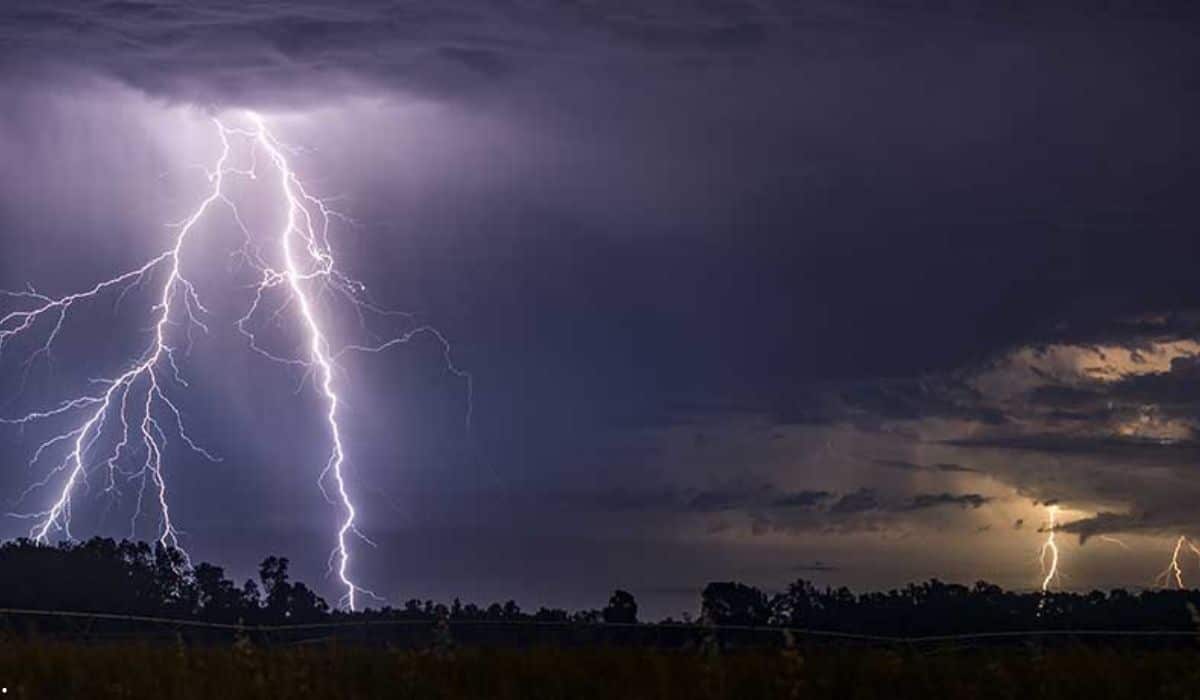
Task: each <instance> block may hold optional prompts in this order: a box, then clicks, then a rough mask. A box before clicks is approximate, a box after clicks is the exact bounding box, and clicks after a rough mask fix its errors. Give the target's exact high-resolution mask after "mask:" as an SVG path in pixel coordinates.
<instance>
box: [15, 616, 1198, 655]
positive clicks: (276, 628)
mask: <svg viewBox="0 0 1200 700" xmlns="http://www.w3.org/2000/svg"><path fill="white" fill-rule="evenodd" d="M0 634H4V635H6V636H10V637H19V638H38V639H55V640H69V641H74V642H83V643H99V642H114V641H139V642H151V643H152V642H162V641H171V642H175V643H186V644H229V643H234V642H237V641H238V640H245V641H249V642H250V643H253V644H256V645H262V646H296V645H305V644H328V643H337V644H356V645H367V646H387V647H392V648H401V649H405V648H407V649H423V648H431V647H437V646H439V645H441V646H446V645H461V646H472V647H475V646H478V647H506V648H514V647H515V648H526V647H535V646H553V647H561V648H580V647H597V646H638V647H651V648H661V649H678V650H704V649H713V648H716V649H745V648H785V647H795V646H804V645H843V646H845V645H853V646H863V645H866V646H882V647H902V648H909V649H930V648H934V649H945V648H959V649H961V648H972V647H981V646H1005V645H1008V646H1012V645H1028V644H1037V645H1054V644H1060V645H1061V644H1081V643H1082V644H1097V643H1102V644H1110V645H1111V644H1121V645H1133V646H1139V647H1146V646H1152V647H1162V646H1173V647H1177V646H1197V645H1198V642H1200V631H1184V630H1094V629H1040V630H1022V631H994V632H977V633H968V634H943V635H924V636H897V635H880V634H857V633H852V632H838V631H831V630H816V629H806V628H797V627H752V626H737V625H722V626H710V625H703V624H683V623H661V624H653V623H645V624H643V623H629V624H621V623H576V622H565V621H563V622H559V621H540V620H457V619H451V620H442V621H439V620H428V619H419V620H415V619H409V620H397V619H391V620H380V619H363V620H334V621H329V622H318V623H306V624H288V625H248V624H235V623H220V622H204V621H200V620H186V619H173V618H162V617H151V616H142V615H122V614H111V613H99V612H72V611H59V610H25V609H14V608H0Z"/></svg>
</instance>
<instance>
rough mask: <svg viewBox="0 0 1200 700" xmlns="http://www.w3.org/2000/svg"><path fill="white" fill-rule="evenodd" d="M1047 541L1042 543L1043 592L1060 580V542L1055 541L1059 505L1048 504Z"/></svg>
mask: <svg viewBox="0 0 1200 700" xmlns="http://www.w3.org/2000/svg"><path fill="white" fill-rule="evenodd" d="M1046 516H1047V519H1048V520H1047V524H1046V532H1047V533H1048V534H1047V535H1046V541H1045V542H1043V543H1042V551H1041V563H1042V592H1043V593H1046V592H1048V591H1049V590H1050V584H1052V583H1055V582H1056V581H1058V543H1056V542H1055V541H1054V533H1055V530H1057V529H1058V506H1057V505H1049V506H1046Z"/></svg>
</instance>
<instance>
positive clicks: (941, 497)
mask: <svg viewBox="0 0 1200 700" xmlns="http://www.w3.org/2000/svg"><path fill="white" fill-rule="evenodd" d="M990 500H992V499H990V498H988V497H986V496H981V495H979V494H977V493H945V492H943V493H919V494H917V495H916V496H913V499H912V501H911V502H910V503H909V504H908V505H907V506H905V509H906V510H923V509H925V508H937V507H938V506H959V507H960V508H979V507H980V506H983V505H984V504H986V503H987V502H988V501H990Z"/></svg>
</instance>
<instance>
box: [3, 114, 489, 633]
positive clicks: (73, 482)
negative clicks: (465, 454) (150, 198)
mask: <svg viewBox="0 0 1200 700" xmlns="http://www.w3.org/2000/svg"><path fill="white" fill-rule="evenodd" d="M212 121H213V124H214V126H215V129H216V132H217V134H218V136H219V138H220V144H221V149H220V154H219V155H218V157H217V158H216V162H215V165H214V167H213V169H212V171H210V172H208V178H207V179H208V183H209V189H208V193H207V194H206V195H205V197H204V198H203V200H202V201H201V202H200V204H199V205H198V206H197V207H196V209H195V210H194V211H193V212H192V214H191V215H190V216H188V217H187V219H185V220H184V221H183V222H182V223H181V224H179V226H178V227H177V232H176V234H175V237H174V241H173V244H172V245H171V247H170V248H169V249H168V250H167V251H166V252H163V253H162V254H160V255H158V256H156V257H154V258H151V259H150V260H149V261H147V262H146V263H144V264H143V265H141V266H140V267H138V268H135V269H133V270H130V271H128V272H125V273H122V274H120V275H117V276H115V277H112V278H110V279H107V280H104V281H102V282H100V283H98V284H96V285H94V286H92V287H91V288H89V289H87V290H86V291H84V292H80V293H75V294H69V295H66V296H62V297H51V296H47V295H44V294H41V293H39V292H37V291H35V290H33V289H30V290H28V291H23V292H2V293H0V294H2V296H3V297H4V298H7V299H9V300H11V301H14V302H15V303H17V304H19V305H23V308H20V309H18V310H16V311H11V312H9V313H7V314H6V315H3V316H0V352H2V351H3V350H4V349H5V346H6V345H7V344H8V343H10V342H12V341H14V340H15V339H17V338H18V337H20V336H31V337H41V338H43V340H42V341H38V342H39V343H40V344H39V345H38V347H37V348H36V349H35V350H34V351H33V352H32V353H31V355H30V357H29V358H28V359H27V361H26V368H27V369H28V367H29V365H30V364H31V363H32V362H33V361H35V360H36V359H37V358H39V357H49V355H50V353H51V351H52V349H53V347H54V344H55V341H56V340H58V338H59V335H60V332H61V331H62V329H63V326H64V324H65V323H66V321H67V319H68V316H69V315H70V314H71V313H72V312H73V311H74V310H75V308H76V305H77V304H79V303H80V302H85V301H93V300H96V299H99V298H100V297H102V296H104V295H109V294H113V295H115V297H116V304H118V305H119V304H120V302H121V300H122V299H124V298H125V296H126V295H127V294H129V293H130V292H131V290H133V289H134V288H136V287H139V286H141V285H145V284H149V283H150V280H152V279H153V278H155V277H157V276H158V275H160V274H161V275H162V277H161V282H160V284H159V286H158V287H157V295H156V298H157V303H156V304H155V305H154V306H153V307H152V309H151V311H152V313H154V314H155V315H156V316H155V318H154V323H153V329H152V330H153V332H152V334H151V338H150V340H149V341H148V344H147V346H146V348H145V349H144V351H143V352H142V353H141V354H140V355H139V356H138V357H137V358H136V359H135V360H133V361H132V362H131V363H130V366H129V368H128V369H125V370H124V371H121V372H118V373H116V374H114V375H112V376H109V377H105V378H99V379H95V380H93V385H94V386H96V387H98V389H96V390H95V391H85V392H81V393H79V394H78V395H75V396H72V397H70V398H68V399H66V400H64V401H61V402H59V403H58V404H56V405H54V406H51V407H49V408H46V409H42V410H37V411H33V412H31V413H28V414H25V415H22V416H18V417H15V418H3V419H0V422H2V423H7V424H11V425H18V426H26V425H31V424H34V423H39V422H43V421H54V420H58V419H62V420H73V421H74V422H73V423H72V424H71V425H70V426H69V427H68V428H66V429H65V430H64V431H63V432H60V433H58V434H56V435H53V436H52V437H50V438H49V439H47V440H45V441H44V442H42V443H41V444H40V445H39V446H38V447H37V448H36V450H35V451H34V453H33V456H32V458H31V460H30V465H31V466H36V465H37V464H39V463H41V462H42V461H43V459H45V458H47V456H48V455H50V454H53V453H55V452H56V451H57V450H65V454H64V455H62V456H61V458H60V459H59V461H58V462H57V464H56V465H55V466H54V467H53V468H51V469H50V471H49V473H48V474H47V475H46V476H45V477H44V478H43V479H42V480H41V481H39V482H37V483H35V484H33V485H32V486H31V487H30V488H29V489H27V490H26V492H25V494H24V495H23V496H22V497H23V498H24V497H25V496H28V495H29V494H30V493H32V492H33V491H35V490H37V489H40V488H42V487H47V486H49V485H50V483H51V482H52V481H54V480H55V479H56V477H60V475H65V477H61V478H62V483H61V486H60V487H59V488H58V491H57V497H56V498H55V499H54V500H53V502H52V503H51V505H50V506H49V507H48V508H46V509H44V510H41V511H38V512H35V513H20V514H13V515H16V516H18V517H24V518H30V519H33V520H34V521H35V523H36V524H35V525H34V526H33V528H32V529H31V531H30V536H31V537H32V538H34V539H35V540H36V541H38V542H47V541H49V539H50V538H51V536H52V535H53V534H54V533H61V535H62V536H64V537H67V538H71V537H72V533H71V510H72V505H73V499H74V498H75V497H76V495H77V493H78V491H79V489H80V488H81V486H82V485H83V484H84V483H85V482H86V480H87V477H88V476H89V474H91V473H92V472H95V471H96V470H101V469H102V470H103V471H104V473H105V476H106V479H105V488H104V493H108V494H112V495H116V494H117V493H118V488H119V487H118V483H117V482H118V476H121V477H124V478H126V479H128V480H130V481H134V482H136V483H138V485H139V486H138V492H137V500H136V508H135V511H134V514H133V519H132V522H131V525H130V527H131V536H132V533H133V532H134V531H135V530H136V524H137V521H138V519H139V518H140V517H141V515H142V504H143V497H144V495H145V492H146V489H147V487H149V486H152V490H153V493H154V497H155V498H156V499H157V505H158V511H159V515H160V518H161V520H160V524H159V530H158V540H159V542H161V543H162V544H163V546H167V547H175V548H178V549H180V551H183V550H182V548H181V547H180V543H179V538H178V534H179V533H178V531H177V530H176V528H175V525H174V523H173V522H172V520H171V514H170V506H169V503H168V489H167V484H166V479H165V477H164V472H163V451H164V448H165V446H166V443H167V432H168V431H167V430H166V429H164V422H163V421H164V419H165V420H166V421H167V422H166V427H167V428H169V429H170V430H171V431H172V432H173V433H174V434H175V435H177V436H178V437H179V439H180V440H181V441H182V442H183V443H184V444H185V445H186V446H187V447H188V448H190V449H191V450H193V451H195V452H197V453H199V454H200V455H202V456H203V457H205V458H207V459H210V460H214V461H215V460H217V458H216V457H214V456H213V455H212V454H210V453H209V452H207V451H206V450H204V449H203V448H201V447H200V446H199V445H198V444H196V443H195V442H194V441H193V440H192V438H191V437H190V436H189V434H188V432H187V430H186V429H185V424H184V419H183V414H182V412H181V411H180V410H179V408H178V406H177V404H176V403H175V401H174V400H172V398H171V392H172V390H173V389H174V388H186V387H187V386H188V384H187V382H186V380H185V379H184V378H183V375H182V373H181V371H180V367H179V365H178V364H177V362H176V359H177V358H176V355H177V353H178V349H179V343H180V340H181V339H180V338H179V337H177V336H178V330H177V329H178V328H183V329H184V332H185V333H184V338H183V339H182V340H184V341H186V342H187V343H188V345H189V346H190V342H191V333H192V331H193V329H199V330H201V331H203V332H208V326H207V325H206V324H205V323H204V320H203V319H204V318H205V317H206V316H207V315H208V313H209V312H208V309H207V308H206V307H205V305H204V304H203V303H202V302H201V300H200V297H199V295H198V294H197V291H196V288H195V287H194V286H193V284H192V283H191V282H190V281H189V280H188V278H187V276H186V275H185V272H184V270H185V257H186V246H187V245H188V244H189V243H190V242H191V240H192V239H193V238H194V237H195V236H194V235H192V234H193V231H194V230H195V229H196V228H197V224H198V223H199V222H200V220H201V219H202V218H204V217H205V215H206V214H208V213H209V211H210V210H211V209H213V205H215V204H220V205H223V206H225V207H226V208H227V209H228V210H229V211H230V212H231V213H232V216H233V219H234V221H235V223H236V224H237V226H238V227H239V228H240V230H241V233H242V234H244V236H245V244H244V245H243V247H242V249H241V250H240V251H238V252H237V253H236V254H235V255H237V256H238V257H240V258H241V259H242V260H243V261H244V262H245V263H246V264H248V265H249V266H250V267H251V268H252V269H253V270H255V271H256V272H257V273H258V274H259V275H260V277H259V282H258V283H257V285H256V287H255V290H254V299H253V301H252V303H251V304H250V307H249V309H248V310H247V312H246V313H245V315H244V316H242V317H241V318H240V319H238V320H237V323H236V326H237V329H238V331H239V332H241V333H242V334H243V335H244V336H246V338H247V339H248V340H249V344H250V347H251V349H252V350H254V351H255V352H257V353H258V354H260V355H262V356H263V357H266V358H267V359H270V360H272V361H275V362H280V363H283V364H287V365H295V366H299V367H302V368H304V370H305V372H306V376H312V377H313V378H314V384H315V385H316V387H317V388H318V390H319V393H320V395H321V399H322V400H323V402H324V407H325V411H324V421H325V424H326V430H327V433H328V435H329V440H330V452H329V455H328V457H327V458H326V460H325V463H324V469H323V470H322V471H321V472H320V476H319V477H318V482H317V483H318V486H319V487H320V488H321V491H322V493H324V494H325V496H326V499H327V500H329V501H330V502H331V503H334V504H336V505H338V506H339V507H340V508H341V510H342V516H341V519H340V521H339V527H338V529H337V533H336V544H335V546H334V548H333V552H332V553H331V555H330V559H329V563H330V569H331V570H332V571H333V572H335V573H336V575H337V577H338V580H339V581H340V583H341V584H342V586H343V587H344V588H345V591H346V592H345V594H344V596H343V597H342V600H341V604H342V605H344V606H345V607H347V608H349V609H351V610H353V609H355V608H356V604H357V602H358V601H357V598H358V594H359V593H365V594H368V595H373V594H371V593H370V592H369V591H367V590H366V589H364V588H362V587H360V586H359V585H357V584H356V583H355V582H354V580H353V579H352V578H351V572H350V564H351V548H350V538H351V535H354V536H357V537H358V538H360V539H363V540H364V541H366V542H369V540H366V538H365V537H363V536H362V535H361V533H359V532H358V530H357V529H356V519H357V510H356V508H355V505H354V502H353V500H352V498H351V493H350V489H349V487H348V483H347V473H346V449H345V445H344V442H343V440H344V431H343V428H342V425H341V423H340V422H339V418H340V416H339V412H338V409H339V406H340V404H341V402H342V400H341V397H340V396H339V394H338V390H337V384H336V374H337V370H338V369H339V367H338V364H337V363H338V359H339V358H340V357H341V356H342V354H344V353H346V352H350V351H358V352H372V353H376V352H382V351H384V350H387V349H388V348H391V347H393V346H395V345H397V344H402V343H405V342H408V341H409V340H411V339H413V338H414V337H416V336H418V335H427V336H431V337H433V338H434V339H435V340H436V342H438V343H439V344H440V346H441V350H442V355H443V358H444V360H445V363H446V367H447V369H448V370H449V371H450V372H452V373H453V374H455V375H456V376H458V377H461V378H463V379H464V380H465V381H466V385H467V420H468V423H469V421H470V404H471V399H472V397H471V382H470V375H469V374H467V373H465V372H462V371H461V370H459V369H457V368H456V367H455V366H454V365H453V363H452V362H451V360H450V345H449V343H448V342H447V341H446V339H445V337H444V336H442V334H441V333H439V332H438V331H437V330H436V329H434V328H432V327H430V326H419V327H416V328H412V329H409V330H407V331H406V332H404V333H402V334H401V335H399V336H396V337H393V338H390V339H378V338H374V337H372V340H373V341H374V342H373V343H368V344H349V345H345V346H343V347H341V348H340V349H337V350H336V351H335V349H334V348H333V347H332V346H331V343H330V341H329V336H328V332H327V331H326V329H325V326H324V325H323V324H322V321H321V318H320V313H319V311H318V308H317V304H318V301H319V299H321V298H323V297H325V296H335V297H337V298H340V299H342V300H344V301H346V302H349V304H351V305H352V307H353V308H354V309H355V312H356V314H357V315H358V319H359V321H360V323H361V324H362V326H363V329H364V331H365V330H366V320H365V317H366V315H368V314H372V315H378V316H396V315H400V316H404V315H403V314H396V313H395V312H389V311H386V310H384V309H381V308H379V307H377V306H375V305H374V304H373V303H371V302H370V301H369V299H367V297H366V292H365V287H364V286H363V285H362V284H361V283H360V282H358V281H356V280H353V279H351V278H349V277H347V276H345V275H344V274H342V273H341V272H340V271H338V269H337V267H336V266H335V260H334V255H333V250H332V248H331V247H330V243H329V227H330V222H331V219H334V218H339V217H341V215H340V214H338V213H337V212H336V211H334V210H332V209H330V208H329V207H328V206H327V205H326V203H325V202H324V201H323V200H321V199H320V198H318V197H316V196H314V195H313V194H311V193H310V192H309V191H308V190H306V189H305V187H304V185H303V184H302V182H301V180H300V178H299V176H298V175H297V174H296V172H295V171H294V170H293V168H292V166H291V165H290V163H289V161H288V158H287V155H286V153H288V152H290V151H289V149H288V148H287V147H286V146H285V145H284V144H282V142H280V141H279V140H278V139H277V138H276V137H275V135H274V134H273V133H272V132H271V130H270V129H269V128H268V127H267V125H266V122H265V120H264V119H263V118H262V117H260V116H259V115H257V114H255V113H248V114H247V115H246V121H248V122H249V124H250V125H251V128H249V129H246V128H235V127H229V126H226V125H225V124H224V123H222V122H221V121H220V120H218V119H216V118H214V119H213V120H212ZM235 143H236V145H239V146H240V147H241V148H242V149H243V150H245V151H247V152H248V154H249V162H250V166H249V167H248V168H241V169H239V168H236V167H233V166H231V165H230V161H231V159H232V157H233V156H232V153H233V150H234V146H235ZM260 152H261V153H262V154H265V155H266V160H267V161H268V162H269V165H270V167H271V168H272V169H273V170H274V172H275V174H276V176H277V178H278V185H277V187H278V190H277V191H278V196H279V197H280V200H279V202H280V207H281V209H282V213H283V214H284V224H283V225H282V227H281V228H280V230H278V231H277V232H276V234H275V236H274V237H273V239H272V240H273V245H274V249H275V250H276V251H277V255H276V256H270V255H265V254H264V253H263V249H262V248H261V247H260V246H259V245H258V244H257V243H256V242H255V237H254V235H253V233H252V232H251V231H250V229H249V228H248V227H247V225H246V224H245V220H244V219H243V217H242V216H241V214H240V213H239V212H238V210H237V206H236V205H235V203H234V200H233V199H232V197H231V195H230V193H229V192H227V191H226V187H225V185H226V181H227V179H229V178H230V177H233V176H237V177H242V178H246V179H251V180H253V179H257V177H258V173H257V171H256V169H257V167H258V154H259V153H260ZM342 218H344V217H342ZM272 257H273V258H274V260H275V262H274V263H273V264H272V263H271V262H268V261H269V260H270V259H272ZM164 273H165V274H164ZM329 293H332V295H330V294H329ZM272 295H275V296H280V297H282V298H281V299H280V300H279V301H278V306H277V307H275V308H274V310H273V311H272V312H271V313H270V314H267V312H266V311H265V310H264V309H265V306H266V304H267V303H268V298H269V297H271V296H272ZM289 308H294V309H295V310H296V311H297V312H298V316H299V318H298V321H299V322H300V324H301V326H302V330H303V332H304V334H305V337H306V343H305V345H306V352H305V353H304V354H303V356H301V357H290V356H288V355H287V354H286V353H285V352H278V351H274V350H270V349H268V348H266V347H264V346H263V345H262V344H260V342H259V339H258V337H257V336H256V334H255V332H254V329H255V323H256V321H261V318H260V317H261V316H263V315H267V316H268V317H269V320H275V319H277V318H278V317H279V316H280V315H281V314H282V313H284V312H285V311H286V310H287V309H289ZM39 333H44V336H39V335H38V334H39ZM114 423H115V424H117V425H116V426H115V427H113V425H112V424H114ZM102 440H106V441H107V442H102ZM101 445H105V446H106V447H105V449H104V450H103V451H100V447H101ZM139 453H140V454H141V455H142V456H141V457H140V458H139V460H138V461H137V462H136V466H135V467H134V468H132V469H131V468H129V467H127V466H125V464H126V463H127V462H128V461H129V458H130V457H131V456H133V455H134V454H139ZM327 482H332V485H333V487H334V488H333V491H334V492H335V494H336V495H335V496H331V495H330V493H329V490H328V489H327V488H326V484H327ZM184 556H185V557H186V554H185V555H184Z"/></svg>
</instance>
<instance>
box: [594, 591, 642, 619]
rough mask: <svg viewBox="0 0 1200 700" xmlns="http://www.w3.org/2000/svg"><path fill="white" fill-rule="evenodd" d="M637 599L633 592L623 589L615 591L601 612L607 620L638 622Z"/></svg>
mask: <svg viewBox="0 0 1200 700" xmlns="http://www.w3.org/2000/svg"><path fill="white" fill-rule="evenodd" d="M637 611H638V606H637V601H636V600H634V598H633V594H631V593H628V592H626V591H622V590H616V591H613V594H612V597H610V598H609V599H608V605H607V606H606V607H605V608H604V610H603V611H602V612H601V615H602V616H603V617H604V621H605V622H612V623H624V624H632V623H634V622H637Z"/></svg>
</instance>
